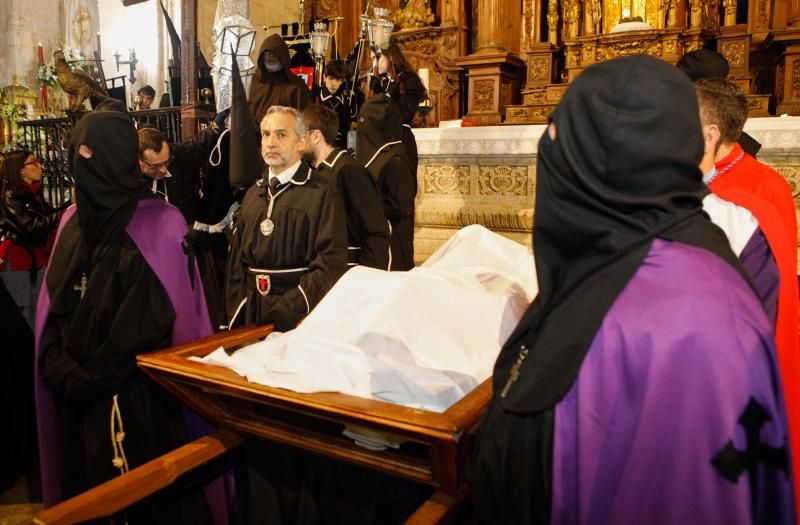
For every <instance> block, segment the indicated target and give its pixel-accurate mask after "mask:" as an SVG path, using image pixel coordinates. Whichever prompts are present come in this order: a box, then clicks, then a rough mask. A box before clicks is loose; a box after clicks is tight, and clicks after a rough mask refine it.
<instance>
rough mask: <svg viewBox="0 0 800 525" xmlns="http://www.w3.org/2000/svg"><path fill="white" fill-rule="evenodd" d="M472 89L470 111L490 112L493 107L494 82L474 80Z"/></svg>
mask: <svg viewBox="0 0 800 525" xmlns="http://www.w3.org/2000/svg"><path fill="white" fill-rule="evenodd" d="M473 88H474V89H473V93H472V109H473V110H475V111H491V110H492V108H493V107H494V80H476V81H475V83H474V84H473Z"/></svg>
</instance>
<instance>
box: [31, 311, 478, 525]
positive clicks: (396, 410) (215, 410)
mask: <svg viewBox="0 0 800 525" xmlns="http://www.w3.org/2000/svg"><path fill="white" fill-rule="evenodd" d="M270 332H271V327H270V326H266V327H246V328H242V329H238V330H234V331H232V332H227V333H221V334H215V335H213V336H210V337H208V338H204V339H201V340H198V341H195V342H193V343H189V344H185V345H181V346H177V347H174V348H171V349H168V350H164V351H161V352H157V353H153V354H145V355H141V356H139V357H138V358H137V359H138V363H139V366H140V367H141V368H142V369H143V370H144V371H145V373H147V375H149V376H150V377H151V378H152V379H153V380H155V381H156V382H158V383H159V384H161V385H162V386H163V387H165V388H166V389H167V390H169V391H170V392H172V393H173V394H174V395H175V396H177V397H178V398H179V399H180V400H181V401H183V402H184V403H186V404H187V405H188V406H190V407H191V408H192V409H193V410H195V411H196V412H198V413H199V414H200V415H202V416H203V417H205V418H206V419H208V420H209V421H211V422H212V423H213V424H214V425H216V426H217V427H218V428H220V429H224V431H227V432H228V433H227V434H224V435H225V436H237V437H236V438H233V437H229V438H228V439H230V440H231V441H230V443H234V442H235V443H237V444H238V442H237V441H236V440H237V439H241V438H238V436H239V435H241V436H247V437H253V438H258V439H264V440H268V441H272V442H276V443H280V444H283V445H287V446H290V447H293V448H296V449H299V450H303V451H306V452H309V453H313V454H318V455H321V456H324V457H328V458H333V459H337V460H340V461H345V462H349V463H353V464H355V465H358V466H360V467H363V468H367V469H372V470H377V471H381V472H385V473H388V474H391V475H394V476H399V477H402V478H405V479H409V480H411V481H414V482H417V483H421V484H424V485H427V486H430V487H432V488H434V489H435V492H434V494H433V495H432V496H431V498H430V499H429V500H428V501H427V502H426V503H425V504H424V505H422V506H421V507H420V508H419V509H418V510H417V511H416V512H415V513H414V515H413V516H412V517H411V518H410V520H409V523H439V522H443V521H446V520H447V519H448V518H449V517H450V516H451V514H452V512H453V510H454V509H456V508H457V507H458V506H459V505H460V503H461V501H462V499H463V496H464V478H465V470H466V462H467V458H468V454H469V442H470V439H469V438H470V437H471V436H472V435H474V432H475V431H476V430H477V427H478V424H479V423H480V419H481V417H482V416H483V413H484V411H485V409H486V406H487V404H488V402H489V400H490V398H491V380H490V379H488V380H486V381H484V382H483V383H482V384H481V385H479V386H478V387H477V388H475V389H474V390H473V391H472V392H470V393H469V394H468V395H467V396H465V397H464V398H463V399H461V400H460V401H459V402H457V403H456V404H454V405H453V406H451V407H450V408H449V409H448V410H447V411H445V412H443V413H435V412H430V411H426V410H421V409H414V408H408V407H403V406H400V405H395V404H391V403H386V402H382V401H376V400H372V399H365V398H360V397H354V396H349V395H345V394H340V393H332V392H322V393H316V394H301V393H297V392H293V391H289V390H284V389H281V388H273V387H268V386H263V385H258V384H255V383H250V382H248V381H247V380H246V379H245V378H243V377H241V376H239V375H238V374H236V373H235V372H233V371H232V370H229V369H227V368H222V367H218V366H211V365H206V364H203V363H198V362H196V361H191V360H189V359H187V358H188V357H203V356H205V355H207V354H209V353H211V352H213V351H214V350H216V349H217V348H219V347H220V346H223V347H224V348H225V349H226V350H228V351H231V350H235V349H236V348H238V347H240V346H243V345H246V344H249V343H252V342H255V341H257V340H259V339H261V338H263V337H265V336H266V335H267V334H269V333H270ZM346 427H347V428H349V429H351V430H357V431H364V432H368V433H375V434H379V435H381V436H385V437H386V438H387V439H389V440H391V441H395V442H397V443H400V446H399V448H398V449H396V450H394V449H391V448H389V449H387V450H383V451H374V450H368V449H366V448H363V447H361V446H359V445H356V444H355V442H354V441H353V440H352V439H350V438H348V437H346V436H344V435H342V431H343V430H344V429H345V428H346ZM204 439H205V438H204ZM198 441H199V440H198ZM198 441H195V442H194V443H191V444H189V445H186V446H185V447H181V448H180V449H178V450H177V451H174V452H173V453H171V454H168V455H167V456H164V457H162V458H158V459H157V460H154V461H153V462H150V463H148V464H147V465H145V466H142V467H140V468H141V469H146V472H147V475H146V476H145V475H141V477H133V476H132V475H133V474H134V473H135V472H136V471H138V470H139V469H135V470H134V471H131V472H130V473H129V474H126V475H124V476H121V477H119V478H117V479H115V480H113V481H111V482H108V483H106V484H104V485H101V487H98V488H96V489H93V490H92V491H90V492H88V493H86V494H83V495H81V496H79V498H81V502H83V503H87V502H89V501H91V499H90V498H89V497H88V496H87V495H88V494H90V493H93V492H94V491H97V490H98V489H100V488H102V487H107V486H108V485H110V484H112V483H113V484H114V485H113V487H112V488H109V489H108V492H106V491H102V492H99V493H97V494H98V495H96V496H94V497H99V496H102V497H103V498H104V499H111V500H113V501H111V502H109V503H108V504H106V505H105V507H104V508H105V509H106V510H108V509H111V508H112V505H114V504H117V505H116V508H115V510H110V512H108V514H111V513H113V512H116V511H118V510H121V509H122V508H125V507H126V506H128V505H130V504H131V503H133V502H134V501H138V500H131V501H128V500H126V502H125V505H121V506H120V505H119V504H120V503H121V501H118V500H116V496H115V495H114V494H117V492H115V491H123V492H124V491H125V490H127V491H129V492H130V493H131V496H133V495H134V492H135V494H138V495H140V496H141V497H144V496H146V495H149V494H152V493H153V492H155V491H157V490H159V489H160V488H163V487H164V486H167V485H168V484H169V483H170V482H171V481H172V480H174V477H172V480H171V479H170V476H171V475H172V474H171V473H170V472H171V471H169V469H167V468H165V467H164V465H161V464H160V463H159V462H160V461H161V460H163V459H165V458H167V457H168V456H171V457H172V454H176V453H178V452H179V451H181V450H184V449H186V447H190V446H192V445H194V444H197V443H198ZM207 450H208V452H209V454H207V455H197V456H192V457H191V458H189V457H186V458H185V461H183V462H182V463H181V465H182V466H183V467H185V468H186V469H188V470H190V469H191V468H194V467H196V466H197V465H199V464H201V463H203V462H207V461H209V460H210V459H211V458H212V453H213V452H216V453H217V455H219V454H222V453H224V452H226V451H227V450H229V448H225V446H224V445H222V446H218V447H217V448H216V449H213V450H212V449H211V448H208V449H207ZM175 457H183V456H182V455H178V456H175ZM168 461H174V459H171V460H168ZM162 475H164V476H165V477H166V479H165V480H161V479H160V478H159V476H162ZM140 485H141V486H140ZM134 486H136V487H137V488H136V491H134V490H133V487H134ZM125 487H127V489H126V488H125ZM84 496H87V497H86V498H84ZM141 497H140V498H139V499H141ZM76 499H77V498H76ZM72 501H73V500H70V501H68V502H65V503H62V504H61V505H58V506H56V507H53V508H52V509H49V510H48V511H45V512H43V513H42V514H40V515H39V517H37V519H40V521H39V523H56V522H55V521H46V520H45V518H47V517H48V516H50V514H47V513H49V512H51V511H56V510H57V509H58V512H62V511H61V510H60V509H59V508H60V507H62V506H64V505H67V504H69V503H70V502H72ZM108 514H106V515H108ZM58 523H62V522H58Z"/></svg>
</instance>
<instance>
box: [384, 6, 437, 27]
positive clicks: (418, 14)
mask: <svg viewBox="0 0 800 525" xmlns="http://www.w3.org/2000/svg"><path fill="white" fill-rule="evenodd" d="M392 22H394V23H395V25H398V26H400V29H416V28H420V27H426V26H429V25H431V24H433V13H431V8H430V7H428V2H426V1H425V0H409V1H408V3H407V4H406V6H405V7H404V8H403V9H400V10H399V11H395V14H394V16H393V17H392Z"/></svg>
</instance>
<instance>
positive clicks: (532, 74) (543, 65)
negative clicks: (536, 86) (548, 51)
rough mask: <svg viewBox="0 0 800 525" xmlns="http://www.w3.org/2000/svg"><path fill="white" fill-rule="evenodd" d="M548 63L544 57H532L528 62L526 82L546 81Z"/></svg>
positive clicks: (547, 78)
mask: <svg viewBox="0 0 800 525" xmlns="http://www.w3.org/2000/svg"><path fill="white" fill-rule="evenodd" d="M549 63H550V62H549V60H548V59H547V58H546V57H532V58H531V59H530V60H529V61H528V80H529V81H531V82H536V81H540V82H541V81H544V82H546V81H548V80H549V75H548V74H547V70H548V65H549Z"/></svg>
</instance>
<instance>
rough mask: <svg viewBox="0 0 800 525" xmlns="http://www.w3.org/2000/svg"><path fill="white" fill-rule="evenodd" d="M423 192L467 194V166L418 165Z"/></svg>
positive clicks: (431, 193)
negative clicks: (422, 173) (421, 173)
mask: <svg viewBox="0 0 800 525" xmlns="http://www.w3.org/2000/svg"><path fill="white" fill-rule="evenodd" d="M420 167H421V168H423V169H424V183H423V190H422V191H423V192H424V193H427V194H430V195H469V166H441V165H435V164H434V165H426V166H420Z"/></svg>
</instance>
